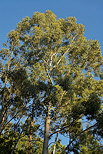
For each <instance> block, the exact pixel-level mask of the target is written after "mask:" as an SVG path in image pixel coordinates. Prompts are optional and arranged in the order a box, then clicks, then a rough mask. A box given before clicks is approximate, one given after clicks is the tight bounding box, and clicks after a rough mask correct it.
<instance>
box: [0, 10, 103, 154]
mask: <svg viewBox="0 0 103 154" xmlns="http://www.w3.org/2000/svg"><path fill="white" fill-rule="evenodd" d="M4 45H5V44H4ZM6 46H7V47H5V49H2V50H1V58H2V59H3V60H4V62H2V64H1V67H2V71H1V82H2V83H1V85H2V88H1V119H2V120H1V121H2V123H3V124H2V123H1V126H0V128H1V130H4V132H5V129H4V126H3V125H7V124H8V123H9V120H10V117H11V120H13V123H12V124H13V125H14V124H15V121H16V120H17V119H19V121H18V123H19V124H20V121H22V122H24V124H25V122H26V120H27V119H30V122H29V123H28V125H29V128H30V127H32V126H33V123H36V124H38V128H37V131H38V132H36V133H37V134H38V135H39V136H40V137H42V138H43V150H42V154H48V152H49V151H48V149H49V148H48V145H49V141H50V139H51V137H53V135H54V134H56V133H61V134H62V135H67V134H68V135H69V139H70V141H69V143H68V145H67V147H66V148H65V151H68V152H70V151H71V148H70V147H71V145H75V142H77V141H78V137H79V136H80V137H81V135H82V134H84V133H85V131H89V130H90V129H91V132H92V136H93V138H94V139H95V138H97V136H98V135H99V136H100V137H103V134H102V130H103V127H102V116H103V110H102V96H103V80H101V79H100V77H101V74H102V73H101V72H102V65H103V57H102V54H101V50H100V45H99V42H98V41H96V40H87V39H86V37H85V36H84V26H83V25H82V24H78V23H77V22H76V18H74V17H68V18H66V19H57V17H56V15H55V14H54V13H52V12H51V11H49V10H48V11H46V12H45V13H40V12H36V13H34V15H33V16H32V17H31V18H29V17H25V18H24V19H22V21H21V22H19V23H18V25H17V27H16V29H15V30H13V31H11V32H10V33H9V34H8V42H7V44H6ZM95 77H98V79H99V80H96V78H95ZM4 99H6V100H4ZM5 103H6V104H7V108H6V107H5ZM4 113H6V114H4ZM2 115H5V116H4V117H5V120H3V117H2ZM99 117H101V119H100V118H99ZM4 121H6V123H5V122H4ZM87 121H88V123H89V126H87V125H86V124H85V123H87ZM2 127H3V128H2ZM27 127H28V126H27ZM17 128H19V127H17ZM21 130H22V129H21V127H20V131H21ZM29 133H30V135H29V137H30V140H32V135H33V132H32V131H31V132H29ZM21 134H22V132H21ZM87 140H88V138H87ZM97 142H99V140H98V139H97ZM78 144H79V145H80V144H82V142H80V141H79V142H78ZM78 147H79V148H78V150H77V151H79V150H80V146H78Z"/></svg>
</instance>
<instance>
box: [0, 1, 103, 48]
mask: <svg viewBox="0 0 103 154" xmlns="http://www.w3.org/2000/svg"><path fill="white" fill-rule="evenodd" d="M48 9H49V10H51V11H53V12H54V13H55V14H56V15H57V17H58V18H65V17H69V16H75V17H76V18H77V22H78V23H81V24H84V25H85V29H86V30H85V36H86V37H87V39H95V40H99V42H100V45H101V48H102V51H103V28H102V27H103V0H0V47H1V44H2V43H3V42H4V41H5V40H6V37H7V33H8V32H9V31H11V30H12V29H15V27H16V24H17V23H18V22H19V21H20V20H21V19H22V18H24V17H25V16H29V17H31V16H32V14H33V12H36V11H39V12H45V11H46V10H48Z"/></svg>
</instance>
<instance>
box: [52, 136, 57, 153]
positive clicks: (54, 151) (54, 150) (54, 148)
mask: <svg viewBox="0 0 103 154" xmlns="http://www.w3.org/2000/svg"><path fill="white" fill-rule="evenodd" d="M57 139H58V133H57V134H56V137H55V143H54V147H53V154H56V142H57Z"/></svg>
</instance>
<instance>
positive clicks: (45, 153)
mask: <svg viewBox="0 0 103 154" xmlns="http://www.w3.org/2000/svg"><path fill="white" fill-rule="evenodd" d="M49 129H50V109H49V108H48V109H47V113H46V119H45V130H44V143H43V150H42V154H48V142H49Z"/></svg>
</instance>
